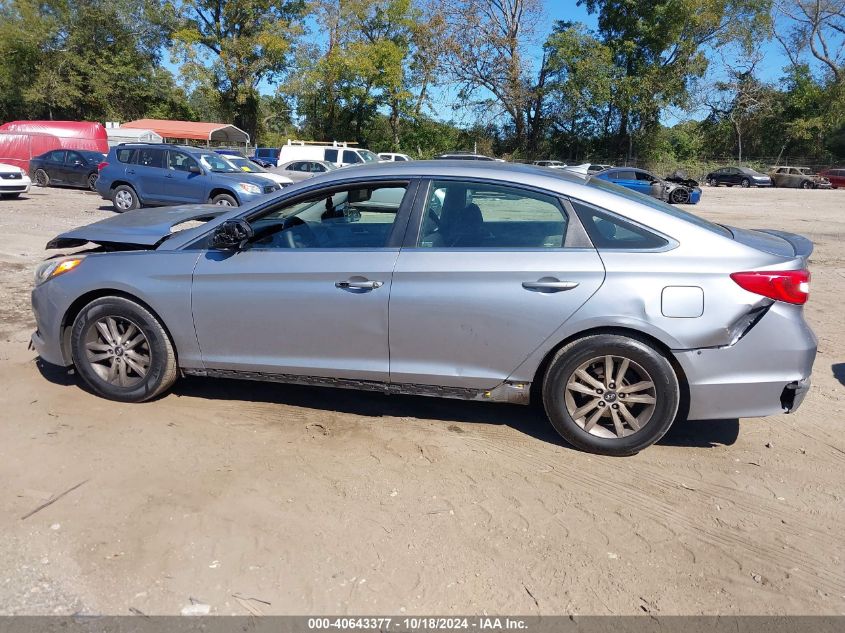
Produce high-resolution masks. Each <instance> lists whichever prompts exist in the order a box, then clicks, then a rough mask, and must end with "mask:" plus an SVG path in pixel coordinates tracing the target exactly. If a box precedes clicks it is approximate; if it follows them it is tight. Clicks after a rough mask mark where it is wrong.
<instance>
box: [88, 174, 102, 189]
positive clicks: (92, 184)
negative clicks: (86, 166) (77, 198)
mask: <svg viewBox="0 0 845 633" xmlns="http://www.w3.org/2000/svg"><path fill="white" fill-rule="evenodd" d="M99 177H100V176H99V174H88V189H90V190H91V191H97V179H98V178H99Z"/></svg>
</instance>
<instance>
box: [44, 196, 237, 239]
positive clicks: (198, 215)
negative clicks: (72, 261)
mask: <svg viewBox="0 0 845 633" xmlns="http://www.w3.org/2000/svg"><path fill="white" fill-rule="evenodd" d="M231 210H232V209H231V208H229V207H219V206H212V205H208V204H191V205H184V206H179V207H158V208H150V209H135V210H134V211H127V212H126V213H121V214H119V215H115V216H114V217H111V218H106V219H105V220H100V221H99V222H94V223H93V224H88V225H87V226H81V227H79V228H76V229H73V230H71V231H67V232H66V233H62V234H61V235H57V236H56V237H54V238H53V239H52V240H50V241H49V242H48V243H47V248H73V247H76V246H82V245H83V244H86V243H88V242H94V243H95V244H103V245H118V244H126V245H132V246H140V247H145V246H146V247H154V246H156V245H157V244H158V243H159V242H161V241H162V240H163V239H164V238H166V237H168V236H169V235H170V234H171V233H172V229H173V227H174V226H176V225H177V224H181V223H182V222H189V221H192V220H196V221H208V220H211V219H212V218H216V217H217V216H219V215H222V214H224V213H227V212H229V211H231Z"/></svg>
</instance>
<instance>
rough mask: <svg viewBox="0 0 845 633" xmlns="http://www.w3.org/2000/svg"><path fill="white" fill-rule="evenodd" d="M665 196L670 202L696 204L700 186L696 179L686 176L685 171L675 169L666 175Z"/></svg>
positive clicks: (699, 195) (699, 196) (699, 197)
mask: <svg viewBox="0 0 845 633" xmlns="http://www.w3.org/2000/svg"><path fill="white" fill-rule="evenodd" d="M665 181H666V198H665V200H666V201H667V202H671V203H672V204H697V203H698V201H699V200H700V199H701V187H700V186H699V184H698V181H697V180H693V179H692V178H687V175H686V173H684V172H683V171H680V170H676V171H674V172H672V173H671V174H669V175H668V176H666V178H665Z"/></svg>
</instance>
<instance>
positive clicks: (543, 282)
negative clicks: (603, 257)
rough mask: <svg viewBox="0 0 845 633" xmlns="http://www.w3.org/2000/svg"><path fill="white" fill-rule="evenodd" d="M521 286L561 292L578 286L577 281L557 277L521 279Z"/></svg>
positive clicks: (527, 288)
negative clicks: (536, 279) (561, 279)
mask: <svg viewBox="0 0 845 633" xmlns="http://www.w3.org/2000/svg"><path fill="white" fill-rule="evenodd" d="M522 287H523V288H525V289H526V290H533V291H536V292H563V291H564V290H572V289H573V288H577V287H578V282H577V281H558V280H557V279H540V280H538V281H523V282H522Z"/></svg>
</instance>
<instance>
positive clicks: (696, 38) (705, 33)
mask: <svg viewBox="0 0 845 633" xmlns="http://www.w3.org/2000/svg"><path fill="white" fill-rule="evenodd" d="M578 4H581V5H584V6H585V7H586V8H587V10H588V11H589V12H590V13H597V14H598V37H599V39H600V40H601V41H602V42H603V43H604V44H605V45H606V46H608V47H609V48H610V49H611V51H612V53H613V62H614V65H615V66H616V67H617V68H618V69H619V70H620V71H621V72H622V73H623V77H624V78H623V80H622V81H621V82H620V83H619V85H618V87H617V90H616V93H615V95H614V99H613V100H612V103H611V104H610V110H611V118H612V119H613V120H614V121H615V134H614V137H615V138H614V143H613V146H612V147H611V148H610V149H611V151H613V152H614V153H618V154H622V155H625V156H627V157H628V158H631V157H632V155H633V149H634V148H633V146H634V140H635V139H639V140H640V143H641V144H643V145H646V144H647V142H648V139H650V138H652V132H653V131H654V130H655V129H656V128H657V127H658V126H659V122H660V113H661V112H662V111H663V110H664V109H665V108H667V107H669V106H676V107H679V108H684V107H687V106H688V105H689V89H690V85H691V82H692V81H694V80H695V79H697V78H700V77H702V76H703V75H704V73H705V72H706V70H707V67H708V60H707V56H706V54H705V53H706V50H707V49H708V48H712V47H718V46H721V45H724V44H725V43H727V42H732V41H740V42H742V43H743V44H745V45H746V46H751V45H752V43H753V42H754V41H755V40H756V39H759V37H760V36H761V34H762V33H764V32H765V31H766V29H767V28H768V25H769V20H770V6H769V4H770V3H768V2H766V1H762V2H761V1H760V0H578Z"/></svg>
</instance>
